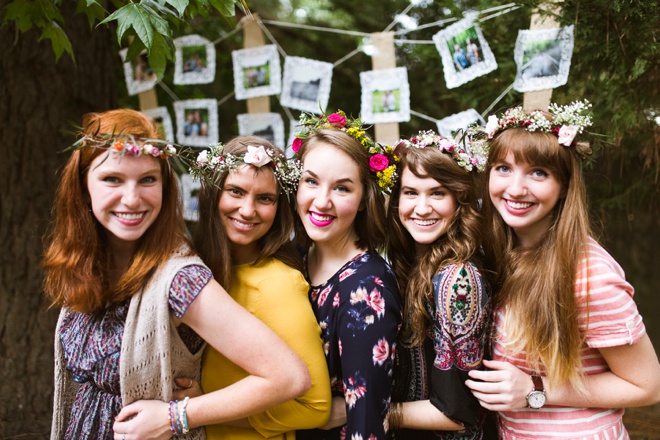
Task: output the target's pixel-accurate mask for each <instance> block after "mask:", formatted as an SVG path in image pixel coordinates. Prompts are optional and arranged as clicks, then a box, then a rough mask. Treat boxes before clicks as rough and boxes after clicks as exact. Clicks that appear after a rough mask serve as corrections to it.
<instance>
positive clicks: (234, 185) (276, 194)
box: [223, 183, 279, 197]
mask: <svg viewBox="0 0 660 440" xmlns="http://www.w3.org/2000/svg"><path fill="white" fill-rule="evenodd" d="M227 188H231V189H238V190H241V191H243V192H248V191H247V190H246V189H245V188H243V187H242V186H240V185H237V184H235V183H225V184H224V185H223V189H227ZM257 195H258V196H273V197H277V196H278V195H279V194H278V193H277V191H275V192H262V193H257Z"/></svg>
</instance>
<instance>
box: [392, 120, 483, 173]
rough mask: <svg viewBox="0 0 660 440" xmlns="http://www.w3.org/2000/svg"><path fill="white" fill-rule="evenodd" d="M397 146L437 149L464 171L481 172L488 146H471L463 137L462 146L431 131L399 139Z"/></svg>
mask: <svg viewBox="0 0 660 440" xmlns="http://www.w3.org/2000/svg"><path fill="white" fill-rule="evenodd" d="M399 145H404V146H405V147H407V148H437V149H438V150H440V151H441V152H443V153H446V154H450V155H451V157H452V159H454V160H455V161H456V163H457V164H458V166H460V167H461V168H463V169H465V171H467V172H470V171H473V170H475V171H477V172H480V171H483V170H484V169H485V168H486V160H487V159H488V146H487V145H484V144H479V143H477V144H475V145H472V144H470V142H469V141H468V140H467V139H466V137H465V136H464V137H463V145H460V141H458V142H457V141H454V140H450V139H446V138H443V137H442V136H440V135H438V134H436V133H435V132H434V131H433V130H426V131H420V132H419V134H418V135H417V136H413V137H412V138H410V140H408V139H401V140H400V141H399Z"/></svg>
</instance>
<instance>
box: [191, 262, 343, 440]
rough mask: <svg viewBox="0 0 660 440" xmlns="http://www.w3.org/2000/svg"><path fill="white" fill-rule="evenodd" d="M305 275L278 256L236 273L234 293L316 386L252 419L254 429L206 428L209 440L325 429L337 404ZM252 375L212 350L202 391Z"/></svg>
mask: <svg viewBox="0 0 660 440" xmlns="http://www.w3.org/2000/svg"><path fill="white" fill-rule="evenodd" d="M308 291H309V285H308V284H307V282H306V281H305V278H304V277H303V275H302V274H301V273H300V272H299V271H297V270H295V269H293V268H291V267H289V266H287V265H286V264H284V263H282V262H281V261H279V260H277V259H275V258H269V259H267V260H264V261H261V262H259V263H258V264H243V265H239V266H234V267H233V269H232V282H231V285H230V287H229V294H230V295H231V296H232V298H234V300H236V301H237V302H238V303H239V304H240V305H242V306H243V307H245V308H246V309H247V310H248V311H249V312H250V313H252V314H253V315H254V316H256V317H257V318H259V319H260V320H261V321H263V322H264V323H265V324H266V325H268V326H269V327H270V328H271V329H272V330H273V331H274V332H275V333H277V334H278V335H279V336H280V337H281V338H282V339H283V340H284V342H286V343H287V344H288V345H289V346H290V347H291V348H292V349H293V350H294V351H295V352H296V353H297V354H298V356H300V357H301V358H302V360H303V361H304V362H305V364H307V368H308V369H309V374H310V376H311V379H312V387H311V389H310V390H309V391H307V392H306V393H305V394H303V395H302V396H300V397H298V398H297V399H294V400H290V401H288V402H285V403H283V404H281V405H278V406H276V407H273V408H270V409H269V410H267V411H264V412H262V413H259V414H256V415H254V416H252V417H249V418H248V421H249V422H250V425H251V426H252V428H251V429H250V428H237V427H232V426H226V425H209V426H207V427H206V437H207V439H208V440H232V439H240V440H249V439H263V438H268V439H275V440H277V439H281V440H294V439H295V430H297V429H310V428H316V427H319V426H322V425H324V424H325V423H326V422H327V420H328V418H329V416H330V409H331V404H332V400H331V399H332V398H331V395H330V379H329V375H328V367H327V364H326V361H325V354H324V353H323V347H322V343H321V329H320V328H319V325H318V323H317V322H316V318H315V317H314V313H313V311H312V307H311V304H310V302H309V299H308V297H307V293H308ZM247 375H248V374H247V373H246V372H245V370H243V369H242V368H240V367H238V366H236V365H234V364H233V363H232V362H230V361H229V360H228V359H227V358H225V357H224V356H223V355H221V354H220V353H218V352H217V351H216V350H214V349H213V348H212V347H210V346H208V347H207V348H206V350H205V352H204V356H203V359H202V389H203V390H204V391H205V392H207V393H208V392H211V391H215V390H218V389H220V388H224V387H226V386H228V385H231V384H232V383H235V382H237V381H239V380H240V379H242V378H244V377H245V376H247Z"/></svg>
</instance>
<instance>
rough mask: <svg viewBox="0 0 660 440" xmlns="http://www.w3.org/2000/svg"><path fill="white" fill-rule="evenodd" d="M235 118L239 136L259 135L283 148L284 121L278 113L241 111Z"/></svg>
mask: <svg viewBox="0 0 660 440" xmlns="http://www.w3.org/2000/svg"><path fill="white" fill-rule="evenodd" d="M237 118H238V134H239V135H240V136H247V135H253V136H259V137H260V138H264V139H266V140H267V141H269V142H270V143H271V144H273V145H275V146H276V147H279V148H281V149H282V150H284V121H283V120H282V116H280V114H279V113H243V114H240V115H238V117H237Z"/></svg>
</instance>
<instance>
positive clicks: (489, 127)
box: [486, 115, 500, 139]
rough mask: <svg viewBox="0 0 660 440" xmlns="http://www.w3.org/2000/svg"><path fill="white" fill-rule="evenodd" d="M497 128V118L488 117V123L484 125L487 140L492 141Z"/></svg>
mask: <svg viewBox="0 0 660 440" xmlns="http://www.w3.org/2000/svg"><path fill="white" fill-rule="evenodd" d="M499 128H500V120H499V119H497V116H495V115H490V116H489V117H488V123H487V124H486V133H487V134H488V139H492V138H493V136H495V133H496V132H497V130H498V129H499Z"/></svg>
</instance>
